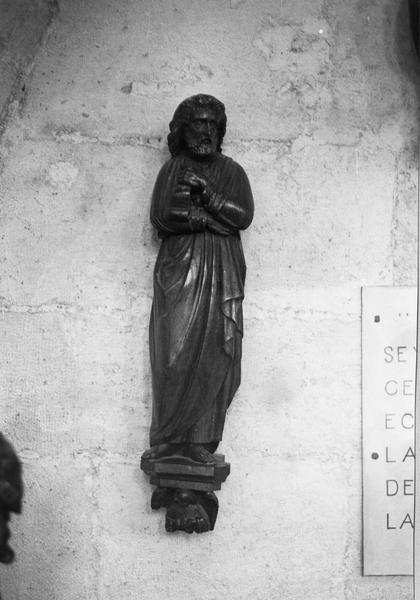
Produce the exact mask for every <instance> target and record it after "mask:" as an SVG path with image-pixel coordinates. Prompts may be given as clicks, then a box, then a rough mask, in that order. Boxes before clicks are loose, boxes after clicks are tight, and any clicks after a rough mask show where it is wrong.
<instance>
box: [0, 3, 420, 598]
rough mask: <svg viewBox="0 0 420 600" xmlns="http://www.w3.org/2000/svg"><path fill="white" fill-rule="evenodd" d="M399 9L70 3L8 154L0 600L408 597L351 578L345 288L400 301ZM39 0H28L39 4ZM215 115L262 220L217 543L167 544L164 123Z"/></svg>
mask: <svg viewBox="0 0 420 600" xmlns="http://www.w3.org/2000/svg"><path fill="white" fill-rule="evenodd" d="M405 4H406V3H405V2H404V1H401V2H400V1H399V0H398V1H397V0H369V1H366V0H360V1H359V0H347V1H346V2H345V1H344V0H334V1H333V0H311V1H309V0H302V1H300V2H296V0H283V1H282V2H278V0H260V1H258V2H254V1H252V0H230V1H229V0H211V1H208V0H172V1H170V2H169V1H165V0H123V1H121V2H104V1H103V0H91V1H90V2H84V1H82V0H62V1H61V2H60V10H59V12H58V14H57V15H56V17H55V20H54V23H53V26H52V28H51V30H50V33H49V37H48V41H47V42H46V43H45V44H43V45H42V47H41V49H40V51H39V53H38V55H37V58H36V61H35V66H34V68H33V71H32V79H31V82H30V85H29V89H27V90H26V92H27V93H26V99H25V103H24V105H23V106H22V110H21V111H19V112H16V111H15V113H14V115H12V117H13V118H11V119H9V121H8V126H7V128H6V130H5V133H4V135H3V146H2V152H3V157H4V168H3V174H2V180H1V183H0V192H1V197H2V203H1V205H0V213H1V214H0V216H1V223H2V226H1V252H0V256H1V263H2V269H1V275H2V279H1V284H0V285H1V289H0V296H1V319H0V331H1V334H2V346H3V348H2V356H1V360H0V364H1V378H0V396H1V406H2V407H3V411H2V415H3V422H2V429H3V430H4V432H5V433H6V434H7V435H8V436H9V437H10V438H11V440H12V441H13V443H14V445H15V446H16V448H17V449H18V451H19V453H20V455H21V457H22V459H23V461H24V469H25V480H26V500H25V510H24V514H23V516H22V517H20V518H18V519H14V520H13V523H12V526H13V531H14V537H13V546H14V547H15V548H16V550H17V553H18V560H17V562H16V563H15V564H14V566H13V567H10V568H3V569H2V570H1V573H0V576H1V586H2V593H3V595H4V598H5V600H81V599H83V600H85V599H88V598H89V599H91V598H92V599H93V598H97V599H98V600H114V599H115V598H122V599H123V600H130V599H133V600H138V599H139V598H142V599H145V600H161V599H162V598H166V597H170V598H173V599H175V600H177V599H178V598H179V599H188V600H189V599H191V600H215V599H216V598H220V597H226V598H229V599H230V600H245V599H251V598H252V599H253V600H254V599H256V600H269V599H271V598H284V599H287V600H302V599H303V598H311V600H356V599H357V600H359V599H360V598H363V599H364V600H394V599H395V598H398V599H399V600H408V599H409V598H411V586H412V584H411V579H410V578H408V577H387V578H383V577H382V578H375V577H370V578H363V577H362V576H361V560H362V558H361V440H360V436H361V433H360V432H361V420H360V419H361V417H360V414H361V365H360V340H361V331H360V314H361V305H360V288H361V286H363V285H402V284H411V285H412V284H415V280H416V279H415V278H416V274H415V266H416V265H415V258H416V247H415V246H416V202H417V196H416V179H417V167H416V162H417V97H416V93H415V76H414V74H413V73H414V64H415V63H414V60H413V58H412V48H411V46H410V40H409V35H408V24H407V20H406V11H405ZM39 6H41V4H39ZM199 92H204V93H211V94H213V95H215V96H217V97H219V98H220V99H221V100H222V101H223V102H224V103H225V105H226V109H227V114H228V133H227V136H226V140H225V145H224V152H225V153H226V154H228V155H230V156H232V157H233V158H234V159H235V160H237V161H238V162H239V163H240V164H242V165H243V167H244V168H245V170H246V171H247V173H248V175H249V178H250V180H251V184H252V187H253V191H254V196H255V203H256V216H255V220H254V223H253V225H252V226H251V228H250V229H249V230H247V231H246V232H245V233H244V235H243V243H244V250H245V255H246V259H247V263H248V279H247V289H246V302H245V305H244V311H245V339H244V359H243V382H242V385H241V388H240V391H239V392H238V394H237V396H236V398H235V400H234V403H233V405H232V407H231V409H230V413H229V415H228V420H227V425H226V429H225V437H224V441H223V444H222V450H223V452H224V453H225V454H226V456H227V458H228V460H229V461H230V462H231V465H232V473H231V476H230V477H229V479H228V480H227V482H226V483H225V484H224V488H223V490H222V491H221V492H220V493H219V494H218V496H219V500H220V504H221V508H220V513H219V517H218V522H217V524H216V529H215V531H214V532H213V533H211V534H206V535H202V536H197V535H193V536H188V535H187V534H174V535H168V534H166V533H165V532H164V529H163V521H164V516H163V514H162V513H152V511H151V509H150V508H149V499H150V485H149V483H148V481H147V479H146V478H145V476H144V475H143V474H142V473H141V472H140V469H139V459H140V455H141V452H142V451H143V450H144V449H145V448H146V447H147V438H148V427H149V422H150V411H151V389H150V388H151V385H150V371H149V360H148V346H147V330H148V318H149V311H150V304H151V291H152V270H153V265H154V261H155V258H156V254H157V250H158V241H157V239H156V236H155V235H154V233H153V231H152V228H151V226H150V224H149V219H148V211H149V202H150V194H151V189H152V186H153V183H154V180H155V177H156V174H157V172H158V170H159V168H160V166H161V165H162V163H163V162H164V161H165V160H166V158H167V157H168V151H167V148H166V144H165V138H166V135H167V130H168V122H169V120H170V118H171V116H172V114H173V110H174V108H175V107H176V105H177V104H178V103H179V102H180V101H181V100H182V99H183V98H185V97H187V96H189V95H191V94H194V93H199Z"/></svg>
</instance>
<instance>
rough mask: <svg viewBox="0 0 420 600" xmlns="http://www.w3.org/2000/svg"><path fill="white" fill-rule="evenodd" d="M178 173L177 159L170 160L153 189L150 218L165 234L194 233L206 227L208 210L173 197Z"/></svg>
mask: <svg viewBox="0 0 420 600" xmlns="http://www.w3.org/2000/svg"><path fill="white" fill-rule="evenodd" d="M176 175H177V168H176V164H175V161H174V160H173V159H172V160H169V161H168V162H167V163H165V164H164V165H163V167H162V168H161V170H160V172H159V175H158V176H157V179H156V183H155V187H154V189H153V194H152V205H151V209H150V220H151V222H152V225H153V227H155V228H156V229H157V230H158V232H159V234H160V235H163V236H165V235H174V234H179V233H193V232H195V231H202V230H204V229H205V227H206V212H205V211H204V210H203V209H199V208H196V207H193V206H192V203H191V201H188V200H179V199H175V198H174V197H173V194H172V190H173V188H174V185H175V182H176Z"/></svg>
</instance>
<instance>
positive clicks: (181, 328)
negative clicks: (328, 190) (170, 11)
mask: <svg viewBox="0 0 420 600" xmlns="http://www.w3.org/2000/svg"><path fill="white" fill-rule="evenodd" d="M169 127H170V133H169V135H168V145H169V150H170V152H171V154H172V158H171V159H170V160H168V161H167V162H166V163H165V164H164V165H163V167H162V169H161V171H160V173H159V175H158V178H157V180H156V184H155V187H154V191H153V197H152V207H151V220H152V224H153V226H154V227H155V228H156V229H157V231H158V234H159V237H160V238H161V240H162V244H161V248H160V252H159V256H158V258H157V261H156V266H155V271H154V295H153V307H152V314H151V319H150V357H151V366H152V380H153V417H152V425H151V429H150V446H151V448H150V450H147V451H146V452H145V453H144V454H143V457H142V464H141V466H142V469H143V470H144V471H145V472H146V473H148V474H149V475H150V476H151V482H152V483H155V484H156V485H158V486H159V487H158V491H156V492H155V493H154V496H153V501H152V505H153V507H157V506H159V507H160V506H166V507H167V529H168V531H173V530H175V529H182V530H184V531H189V532H190V531H196V532H198V533H200V532H202V531H208V530H210V529H213V526H214V521H215V518H216V514H217V501H216V498H215V496H214V493H213V490H216V489H220V485H221V483H222V481H224V480H225V479H226V477H227V475H228V473H229V465H228V464H227V463H225V462H224V457H223V456H222V455H218V454H214V452H215V451H216V449H217V446H218V444H219V442H220V440H221V439H222V434H223V427H224V422H225V416H226V411H227V408H228V407H229V405H230V403H231V401H232V398H233V396H234V394H235V392H236V390H237V389H238V386H239V383H240V378H241V353H242V335H243V321H242V301H243V298H244V285H245V271H246V267H245V261H244V256H243V252H242V245H241V239H240V234H239V232H240V230H242V229H246V228H247V227H248V226H249V225H250V223H251V221H252V217H253V212H254V204H253V198H252V193H251V188H250V185H249V182H248V178H247V176H246V174H245V171H244V170H243V169H242V167H240V166H239V165H238V164H237V163H236V162H234V161H233V160H232V159H231V158H228V157H226V156H224V155H223V154H222V151H221V145H222V141H223V136H224V134H225V131H226V114H225V107H224V105H223V104H222V103H221V102H220V101H219V100H217V99H216V98H214V97H213V96H208V95H204V94H199V95H197V96H192V97H191V98H187V99H186V100H184V101H183V102H181V104H180V105H179V106H178V108H177V109H176V111H175V114H174V117H173V119H172V121H171V123H170V126H169ZM160 489H162V490H166V491H160ZM157 498H159V499H160V498H164V500H162V501H161V500H159V501H158V500H157ZM215 502H216V504H215ZM215 506H216V508H215Z"/></svg>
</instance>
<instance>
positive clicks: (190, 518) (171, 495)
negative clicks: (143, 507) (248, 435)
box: [140, 454, 230, 533]
mask: <svg viewBox="0 0 420 600" xmlns="http://www.w3.org/2000/svg"><path fill="white" fill-rule="evenodd" d="M214 459H215V462H214V463H212V464H205V463H199V462H195V461H193V460H192V459H190V458H187V457H185V456H170V457H167V458H155V459H148V458H142V459H141V465H140V466H141V468H142V470H143V471H144V472H145V473H147V475H149V476H150V483H151V484H152V485H156V486H157V488H156V489H155V491H154V492H153V494H152V502H151V504H152V508H153V509H158V508H162V507H165V508H166V523H165V527H166V531H177V530H181V531H186V532H187V533H192V532H193V531H195V532H196V533H203V532H205V531H211V530H212V529H214V524H215V522H216V517H217V510H218V506H219V503H218V500H217V497H216V495H215V493H214V490H220V488H221V487H222V483H223V482H224V481H225V480H226V478H227V476H228V475H229V473H230V464H229V463H226V462H225V457H224V456H223V454H215V455H214Z"/></svg>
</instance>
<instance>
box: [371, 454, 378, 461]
mask: <svg viewBox="0 0 420 600" xmlns="http://www.w3.org/2000/svg"><path fill="white" fill-rule="evenodd" d="M372 458H373V460H378V458H379V454H378V453H377V452H372Z"/></svg>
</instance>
